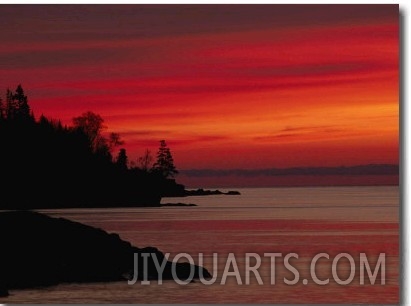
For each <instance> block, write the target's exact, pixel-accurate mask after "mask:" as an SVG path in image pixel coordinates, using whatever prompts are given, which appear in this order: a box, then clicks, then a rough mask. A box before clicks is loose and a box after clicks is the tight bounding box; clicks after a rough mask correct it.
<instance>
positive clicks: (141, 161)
mask: <svg viewBox="0 0 411 306" xmlns="http://www.w3.org/2000/svg"><path fill="white" fill-rule="evenodd" d="M138 165H139V168H140V169H141V170H143V171H145V172H149V171H150V170H151V167H152V165H153V156H152V155H151V151H150V150H149V149H146V150H145V151H144V154H143V156H141V157H139V158H138Z"/></svg>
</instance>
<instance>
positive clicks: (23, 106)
mask: <svg viewBox="0 0 411 306" xmlns="http://www.w3.org/2000/svg"><path fill="white" fill-rule="evenodd" d="M13 98H14V100H15V101H16V105H17V116H18V118H20V119H29V118H30V106H29V104H28V101H27V96H26V95H25V94H24V90H23V87H21V85H20V84H19V85H18V86H17V88H16V93H15V94H14V96H13Z"/></svg>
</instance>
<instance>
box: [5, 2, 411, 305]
mask: <svg viewBox="0 0 411 306" xmlns="http://www.w3.org/2000/svg"><path fill="white" fill-rule="evenodd" d="M55 3H56V1H50V0H49V1H47V0H43V1H35V0H34V1H27V0H26V1H23V0H14V1H4V2H2V4H0V9H1V5H4V4H55ZM58 3H59V4H98V3H104V4H110V3H113V4H175V3H181V4H399V5H400V12H401V15H402V18H403V19H402V26H403V28H402V30H401V31H402V32H403V35H402V37H401V39H402V40H403V41H402V51H401V52H402V60H401V61H402V62H401V69H404V70H403V73H402V78H403V79H402V80H401V84H402V85H401V87H402V95H401V97H402V101H401V102H402V105H401V111H402V116H401V119H402V122H401V128H402V134H401V135H402V139H401V142H402V145H401V148H402V151H401V152H400V155H401V160H400V167H401V171H402V175H401V178H400V187H401V189H400V190H401V191H402V203H401V204H402V209H401V212H402V213H403V215H402V216H400V220H401V222H402V224H401V225H402V226H401V240H400V244H401V246H402V247H401V251H402V254H401V258H402V261H403V264H404V265H403V266H402V265H401V266H400V278H401V289H400V290H401V300H400V301H401V304H402V305H409V304H411V299H410V295H411V288H410V281H409V279H410V276H411V268H410V265H409V263H410V262H411V253H410V251H409V246H410V245H411V238H410V237H411V235H410V231H411V225H410V224H409V223H408V222H409V221H410V220H411V209H407V204H408V203H409V192H408V190H409V188H410V180H409V179H408V175H409V173H410V164H409V156H410V154H409V152H410V149H409V144H410V133H409V131H410V123H409V120H408V119H409V118H410V107H409V105H408V102H409V100H408V88H410V87H411V83H410V77H409V72H410V69H409V60H408V58H407V56H406V55H407V54H409V52H410V51H409V50H410V39H409V33H410V29H409V21H408V19H409V11H410V7H411V1H409V0H400V1H378V0H374V1H364V0H363V1H359V2H355V1H342V0H340V1H261V0H258V1H250V0H248V1H246V0H236V1H234V0H222V1H205V0H200V1H181V0H180V1H170V0H151V1H147V0H146V1H140V2H137V1H127V0H120V1H116V2H114V1H96V0H87V1H81V0H63V1H59V2H58Z"/></svg>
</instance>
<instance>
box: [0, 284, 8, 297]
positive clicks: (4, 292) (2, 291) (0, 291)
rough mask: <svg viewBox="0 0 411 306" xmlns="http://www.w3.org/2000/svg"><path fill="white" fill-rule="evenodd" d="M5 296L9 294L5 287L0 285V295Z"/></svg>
mask: <svg viewBox="0 0 411 306" xmlns="http://www.w3.org/2000/svg"><path fill="white" fill-rule="evenodd" d="M5 296H9V292H8V290H7V289H6V288H5V287H3V286H2V285H0V297H5Z"/></svg>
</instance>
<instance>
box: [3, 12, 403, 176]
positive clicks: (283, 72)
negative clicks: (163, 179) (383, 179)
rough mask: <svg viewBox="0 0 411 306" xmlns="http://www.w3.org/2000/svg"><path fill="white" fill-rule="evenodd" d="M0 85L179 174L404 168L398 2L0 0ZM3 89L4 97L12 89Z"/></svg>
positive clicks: (131, 155) (51, 114)
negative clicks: (166, 161)
mask: <svg viewBox="0 0 411 306" xmlns="http://www.w3.org/2000/svg"><path fill="white" fill-rule="evenodd" d="M0 13H1V15H2V16H3V17H2V18H1V19H0V27H1V28H2V31H0V41H1V43H0V62H1V63H2V64H1V66H0V84H1V86H2V87H3V88H4V91H5V89H6V88H7V87H10V88H13V89H14V88H15V87H16V86H17V84H19V83H21V84H22V85H23V88H25V89H26V92H27V94H28V95H29V103H30V104H31V106H32V108H33V109H34V112H35V114H36V115H40V114H42V113H43V114H45V115H46V116H48V117H53V118H60V119H62V121H63V122H64V123H67V124H70V122H71V118H72V117H74V116H77V115H79V114H81V113H82V112H84V111H87V110H91V111H94V112H96V113H99V114H100V115H101V116H103V118H104V119H105V122H106V125H107V126H108V131H115V132H119V133H120V134H121V135H122V136H123V139H124V140H125V141H126V145H125V147H126V149H127V151H128V155H129V158H130V159H131V160H133V159H137V157H138V156H139V155H142V153H143V152H144V150H145V148H149V149H151V150H152V151H153V152H154V153H155V151H156V148H157V147H158V141H159V140H161V139H166V140H167V143H168V144H169V146H170V148H171V151H172V153H173V156H174V159H175V164H176V166H177V168H178V169H204V168H210V169H233V168H241V169H254V168H273V167H277V168H285V167H295V166H299V167H307V166H341V165H345V166H350V165H360V164H370V163H374V164H379V163H392V164H397V163H398V155H399V153H398V152H399V151H398V150H399V147H398V146H399V144H398V138H399V135H398V133H399V131H398V128H399V122H398V121H399V119H398V118H399V117H398V111H399V89H398V87H399V82H398V77H399V76H398V65H399V64H398V53H399V47H398V45H399V40H398V31H399V26H398V5H343V6H341V5H327V6H326V5H320V6H317V5H309V6H307V5H304V6H303V5H294V6H290V5H281V6H280V5H245V6H244V5H243V6H241V5H157V6H154V5H144V6H143V5H131V6H127V5H122V6H120V5H110V6H108V5H81V6H76V5H70V6H64V5H59V6H57V5H46V6H43V5H34V6H33V5H31V6H30V5H23V6H22V5H18V6H14V5H1V6H0ZM2 95H3V94H2Z"/></svg>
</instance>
